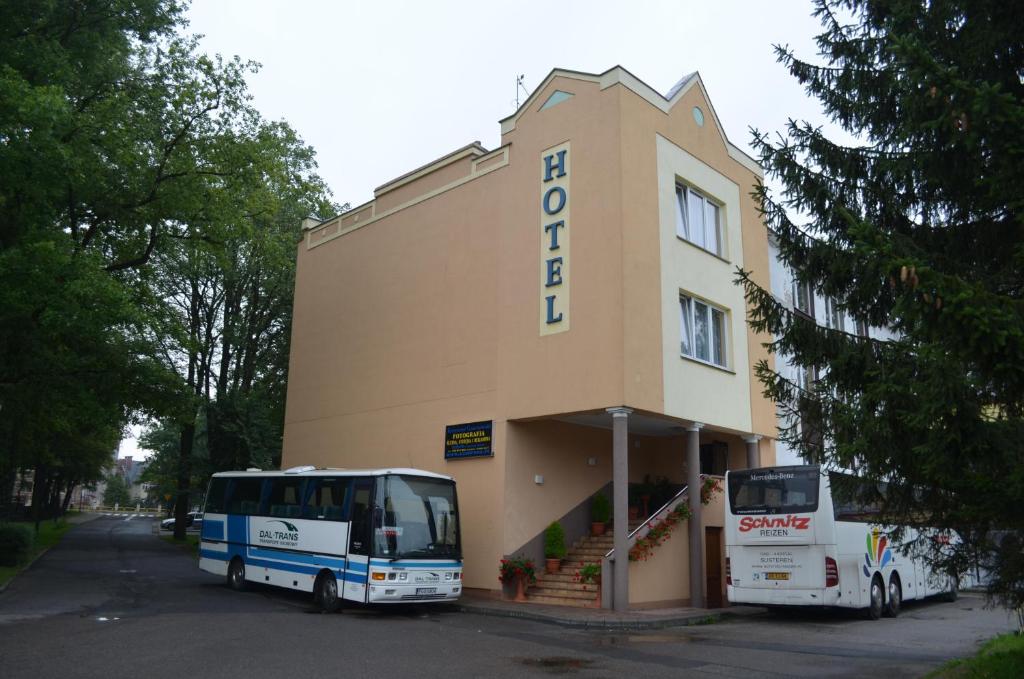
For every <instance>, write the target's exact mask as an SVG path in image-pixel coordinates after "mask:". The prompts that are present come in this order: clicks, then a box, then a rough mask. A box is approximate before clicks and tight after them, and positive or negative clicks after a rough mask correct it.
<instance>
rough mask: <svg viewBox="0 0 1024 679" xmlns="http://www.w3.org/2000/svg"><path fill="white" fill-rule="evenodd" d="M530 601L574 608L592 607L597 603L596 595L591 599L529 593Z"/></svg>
mask: <svg viewBox="0 0 1024 679" xmlns="http://www.w3.org/2000/svg"><path fill="white" fill-rule="evenodd" d="M530 601H532V602H533V603H535V604H549V605H552V606H573V607H575V608H593V607H594V605H595V604H596V603H597V597H594V598H593V599H568V598H565V597H559V596H544V595H540V596H534V595H532V594H531V595H530Z"/></svg>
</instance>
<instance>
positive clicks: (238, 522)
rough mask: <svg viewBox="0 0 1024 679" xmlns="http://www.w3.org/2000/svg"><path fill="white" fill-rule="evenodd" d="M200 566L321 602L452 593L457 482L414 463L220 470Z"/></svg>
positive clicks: (457, 577)
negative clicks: (308, 595)
mask: <svg viewBox="0 0 1024 679" xmlns="http://www.w3.org/2000/svg"><path fill="white" fill-rule="evenodd" d="M199 567H200V568H201V569H202V570H204V571H207V572H209V573H214V574H216V575H223V576H225V577H226V578H227V582H228V584H229V585H230V586H231V587H233V588H235V589H238V590H241V589H244V588H245V586H246V583H248V582H258V583H265V584H269V585H277V586H279V587H288V588H290V589H298V590H302V591H305V592H313V594H314V597H315V600H316V603H317V605H318V606H319V607H320V608H322V609H323V610H334V609H336V608H337V607H338V605H339V603H340V602H341V601H342V600H348V601H357V602H362V603H401V602H424V601H453V600H455V599H458V598H459V593H460V592H461V591H462V545H461V542H460V537H459V510H458V502H457V499H456V494H455V481H454V480H453V479H452V478H450V477H448V476H442V475H441V474H434V473H431V472H426V471H421V470H417V469H372V470H358V471H357V470H341V469H316V468H314V467H296V468H293V469H288V470H286V471H283V472H277V471H270V472H266V471H246V472H221V473H218V474H214V475H213V478H212V479H211V480H210V486H209V490H208V491H207V494H206V507H205V513H204V517H203V530H202V541H201V544H200V556H199Z"/></svg>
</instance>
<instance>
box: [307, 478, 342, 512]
mask: <svg viewBox="0 0 1024 679" xmlns="http://www.w3.org/2000/svg"><path fill="white" fill-rule="evenodd" d="M309 484H310V486H311V488H309V489H307V491H306V495H307V499H306V504H305V506H304V507H303V508H302V516H303V518H306V519H321V520H324V521H344V519H345V501H346V500H347V499H348V497H347V496H348V487H349V482H348V479H330V478H314V479H310V480H309Z"/></svg>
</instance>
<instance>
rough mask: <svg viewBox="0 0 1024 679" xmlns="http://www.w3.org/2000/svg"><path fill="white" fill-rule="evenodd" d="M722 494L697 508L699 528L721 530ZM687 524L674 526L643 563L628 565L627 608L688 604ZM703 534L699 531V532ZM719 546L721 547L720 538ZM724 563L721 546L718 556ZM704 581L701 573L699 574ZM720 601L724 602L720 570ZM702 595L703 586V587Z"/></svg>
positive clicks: (688, 558)
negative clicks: (709, 527) (699, 520)
mask: <svg viewBox="0 0 1024 679" xmlns="http://www.w3.org/2000/svg"><path fill="white" fill-rule="evenodd" d="M724 512H725V500H724V493H716V494H714V495H713V496H712V498H711V501H710V502H709V503H708V504H707V505H705V506H703V507H702V508H701V526H702V531H703V528H706V527H708V526H714V527H718V528H721V527H722V526H724V525H725V523H724V520H725V513H724ZM689 528H690V522H689V521H683V522H681V523H678V524H676V527H675V529H674V530H673V531H672V534H671V535H670V537H669V539H668V540H666V541H665V542H663V543H662V544H661V545H659V546H657V547H655V548H654V550H653V551H652V552H651V556H650V558H648V559H647V561H631V562H630V563H629V603H630V605H631V606H639V607H643V606H652V605H659V604H663V605H688V604H689V601H690V547H689V540H688V539H687V534H688V531H689ZM701 534H702V535H703V532H702V533H701ZM722 545H723V546H724V545H725V539H724V537H723V540H722ZM720 558H721V562H722V564H723V569H724V564H725V553H724V547H723V552H722V554H720ZM701 578H702V579H704V571H703V570H702V571H701ZM722 581H723V590H722V600H723V601H724V600H725V589H724V582H725V576H724V570H723V577H722ZM704 589H705V593H706V590H707V586H706V584H705V588H704Z"/></svg>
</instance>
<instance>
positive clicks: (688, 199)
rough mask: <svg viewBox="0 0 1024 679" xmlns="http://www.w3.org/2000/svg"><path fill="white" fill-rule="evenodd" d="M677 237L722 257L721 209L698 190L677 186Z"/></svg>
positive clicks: (681, 185)
mask: <svg viewBox="0 0 1024 679" xmlns="http://www.w3.org/2000/svg"><path fill="white" fill-rule="evenodd" d="M676 235H677V236H679V237H680V238H684V239H686V240H688V241H690V242H691V243H693V244H694V245H696V246H697V247H700V248H704V249H705V250H707V251H708V252H713V253H714V254H716V255H718V256H719V257H721V256H722V225H721V209H719V207H718V204H717V203H714V202H713V201H712V200H711V199H710V198H708V197H707V196H705V195H704V194H702V193H701V192H700V191H697V190H696V189H692V188H690V187H689V186H685V185H683V184H677V185H676Z"/></svg>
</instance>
